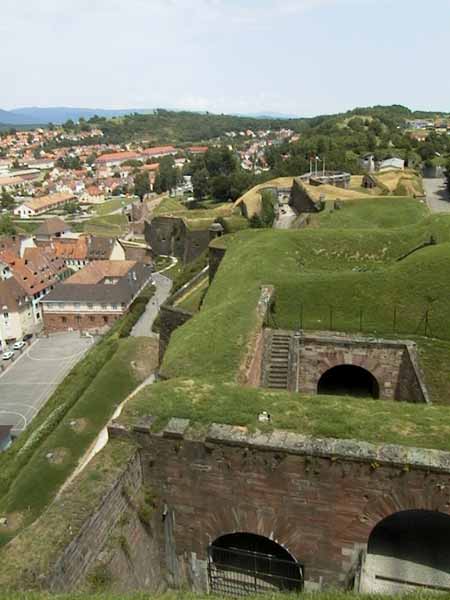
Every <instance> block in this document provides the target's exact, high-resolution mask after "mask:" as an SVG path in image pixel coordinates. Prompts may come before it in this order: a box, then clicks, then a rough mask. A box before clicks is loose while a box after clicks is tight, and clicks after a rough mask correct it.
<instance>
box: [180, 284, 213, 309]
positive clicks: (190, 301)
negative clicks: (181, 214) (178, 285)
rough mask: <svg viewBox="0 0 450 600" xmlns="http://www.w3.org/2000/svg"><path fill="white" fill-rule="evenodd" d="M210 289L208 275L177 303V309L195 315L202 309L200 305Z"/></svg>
mask: <svg viewBox="0 0 450 600" xmlns="http://www.w3.org/2000/svg"><path fill="white" fill-rule="evenodd" d="M207 289H208V275H206V276H205V278H204V279H202V280H201V281H200V282H199V283H198V284H197V285H196V286H195V288H193V289H192V290H189V291H188V292H186V294H185V295H184V296H182V298H180V300H179V301H177V302H175V306H176V307H177V308H181V309H183V310H187V311H189V312H192V313H195V312H197V311H198V310H199V308H200V303H201V301H202V299H203V297H204V295H205V293H206V290H207Z"/></svg>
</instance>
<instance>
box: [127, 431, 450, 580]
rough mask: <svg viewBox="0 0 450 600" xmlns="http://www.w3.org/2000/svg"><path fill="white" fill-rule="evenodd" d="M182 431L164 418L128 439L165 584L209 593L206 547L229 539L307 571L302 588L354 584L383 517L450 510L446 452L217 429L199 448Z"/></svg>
mask: <svg viewBox="0 0 450 600" xmlns="http://www.w3.org/2000/svg"><path fill="white" fill-rule="evenodd" d="M189 425H190V424H189V421H186V420H183V419H172V420H171V421H170V422H169V423H168V426H167V427H166V429H165V430H164V431H163V432H162V434H152V433H150V431H149V429H148V428H147V430H146V428H145V427H142V426H141V427H139V428H138V430H137V431H135V432H134V433H133V432H132V433H131V435H134V436H135V437H136V439H137V440H138V442H139V444H140V445H141V446H142V463H143V470H144V480H145V481H146V482H149V483H150V484H151V485H152V486H153V487H154V488H155V489H157V490H158V495H159V498H158V501H157V505H156V508H155V510H156V512H157V513H158V514H159V516H160V519H159V523H160V525H159V527H158V528H157V529H156V530H155V535H156V537H157V539H158V544H159V547H160V548H161V550H162V555H161V559H162V566H161V568H162V569H163V570H164V571H165V572H166V574H167V576H168V577H169V580H170V581H171V583H172V584H173V585H186V584H188V585H190V586H193V587H194V588H196V589H205V588H206V581H207V570H206V564H207V553H208V546H209V545H210V544H211V543H212V542H213V541H214V540H216V539H217V538H218V537H220V536H222V535H224V534H228V533H235V532H248V533H254V534H258V535H261V536H265V537H268V538H270V539H272V540H274V541H276V542H277V543H279V544H281V545H282V546H283V547H284V548H286V549H287V550H288V551H289V552H290V554H291V555H292V556H293V557H294V558H295V559H297V560H298V561H299V562H300V564H301V565H303V567H304V574H305V584H306V589H309V590H313V589H320V588H322V587H326V586H332V587H336V586H338V587H344V586H349V585H353V584H352V578H353V576H354V573H355V570H356V569H357V566H358V564H359V561H360V558H361V553H362V552H364V550H365V549H366V547H367V542H368V538H369V536H370V533H371V531H372V530H373V528H374V527H375V526H376V525H377V524H378V523H379V522H380V521H381V520H382V519H384V518H385V517H387V516H390V515H392V514H393V513H397V512H398V511H404V510H409V509H420V510H432V511H441V512H443V513H445V514H448V513H449V510H450V509H449V506H450V454H449V453H444V452H436V451H426V450H418V449H414V448H405V447H399V446H387V445H384V446H382V445H378V446H377V445H372V444H368V443H364V442H356V441H351V440H349V441H345V440H332V439H326V440H316V439H313V438H309V437H306V436H302V435H299V434H295V433H292V432H286V431H274V432H273V433H258V432H254V433H250V432H248V431H247V430H246V428H244V427H230V426H225V425H212V426H211V427H210V429H209V431H208V432H207V434H206V435H205V436H204V438H203V439H199V435H198V429H197V430H195V428H193V429H192V430H191V429H190V428H189ZM128 435H130V433H128ZM157 522H158V520H157Z"/></svg>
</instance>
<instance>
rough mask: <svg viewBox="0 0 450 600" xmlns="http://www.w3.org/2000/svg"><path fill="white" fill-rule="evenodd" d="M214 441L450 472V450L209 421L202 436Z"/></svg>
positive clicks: (208, 440) (216, 442) (289, 452)
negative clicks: (208, 426) (256, 429)
mask: <svg viewBox="0 0 450 600" xmlns="http://www.w3.org/2000/svg"><path fill="white" fill-rule="evenodd" d="M205 441H206V442H209V443H213V444H227V445H236V446H246V447H254V448H259V449H263V450H272V451H283V452H286V453H288V454H301V455H310V456H319V457H324V458H333V459H336V458H345V459H350V460H355V461H361V462H370V463H373V464H374V466H376V465H379V464H389V465H397V466H400V467H405V466H408V467H417V468H422V469H432V470H434V471H442V472H447V473H450V452H445V451H443V450H432V449H423V448H413V447H406V446H399V445H396V444H372V443H369V442H363V441H358V440H351V439H349V440H341V439H335V438H313V437H311V436H306V435H302V434H298V433H294V432H291V431H284V430H275V431H273V432H270V433H264V432H260V431H256V432H255V433H250V432H249V431H248V430H247V428H245V427H235V426H232V425H222V424H219V423H213V424H211V426H210V428H209V430H208V433H207V435H206V438H205Z"/></svg>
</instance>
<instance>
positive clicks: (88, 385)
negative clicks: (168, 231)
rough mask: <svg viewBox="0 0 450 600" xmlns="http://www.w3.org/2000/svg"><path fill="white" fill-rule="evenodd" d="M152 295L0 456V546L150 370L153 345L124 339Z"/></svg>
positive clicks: (41, 504)
mask: <svg viewBox="0 0 450 600" xmlns="http://www.w3.org/2000/svg"><path fill="white" fill-rule="evenodd" d="M152 294H153V288H151V287H148V288H146V290H144V291H143V292H142V294H141V296H140V297H139V298H138V299H136V301H135V302H134V304H133V305H132V307H131V309H130V311H129V313H128V314H127V315H126V316H125V317H124V318H123V319H121V320H120V321H118V322H117V323H116V324H115V325H114V327H113V328H112V329H111V330H110V332H109V333H108V334H107V335H106V336H105V337H104V338H103V339H102V340H101V341H100V342H99V343H98V344H97V345H95V346H94V347H93V348H92V349H91V350H90V351H89V352H88V354H87V355H86V356H85V357H84V358H83V359H82V360H81V361H80V363H78V364H77V365H76V366H75V367H74V368H73V369H72V371H71V372H70V373H69V374H68V375H67V376H66V378H65V379H64V380H63V382H62V383H61V384H60V385H59V386H58V388H57V389H56V391H55V392H54V394H53V395H52V396H51V398H50V399H49V400H48V402H47V403H46V405H45V406H44V407H43V408H42V409H41V411H40V412H39V414H38V415H37V417H36V418H35V419H34V420H33V422H32V424H31V426H30V427H29V428H28V429H27V430H26V431H25V432H24V433H23V434H22V435H21V436H20V437H19V439H18V440H17V441H16V442H15V443H14V444H13V445H12V446H11V448H10V449H9V450H8V451H7V452H5V453H2V454H1V455H0V515H3V516H4V515H7V516H8V517H9V519H8V520H9V525H8V527H7V528H2V527H0V543H2V542H3V543H4V542H5V541H7V540H8V539H10V538H11V537H12V536H13V535H14V534H15V533H16V532H17V530H18V529H20V528H21V527H23V526H25V525H27V524H28V523H30V522H32V521H33V520H34V519H35V518H36V516H37V515H38V514H39V513H40V512H41V511H42V510H43V509H44V508H45V506H46V505H47V504H48V503H49V502H50V501H51V500H52V499H53V497H54V496H55V495H56V493H57V492H58V489H59V487H60V485H61V484H62V483H64V481H65V480H66V478H67V477H68V476H69V475H70V474H71V473H72V471H73V470H74V469H75V467H76V466H77V463H78V461H79V459H80V458H81V457H82V455H83V454H84V452H85V451H86V450H87V449H88V448H89V446H90V444H91V443H92V442H93V440H94V439H95V437H96V436H97V434H98V433H99V431H100V430H101V429H102V427H104V425H105V424H106V423H107V421H108V420H109V418H110V417H111V415H112V413H113V412H114V410H115V408H116V406H117V405H118V404H120V402H122V400H124V399H125V398H126V397H127V396H128V395H129V393H131V392H132V391H133V389H134V388H135V387H136V386H137V385H138V384H139V383H140V382H141V381H143V380H144V379H145V378H146V377H147V376H148V374H149V373H150V372H151V370H153V369H154V368H156V355H157V343H156V341H155V340H153V339H150V338H126V336H127V335H128V334H129V332H130V331H131V328H132V327H133V325H134V324H135V322H136V321H137V320H138V318H139V317H140V315H141V314H142V312H143V311H144V310H145V305H146V302H147V300H148V299H149V298H150V297H151V295H152ZM153 358H154V360H153Z"/></svg>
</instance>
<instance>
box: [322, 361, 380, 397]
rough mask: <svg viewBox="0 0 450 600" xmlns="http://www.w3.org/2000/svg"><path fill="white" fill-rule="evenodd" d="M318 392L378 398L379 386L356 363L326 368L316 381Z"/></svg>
mask: <svg viewBox="0 0 450 600" xmlns="http://www.w3.org/2000/svg"><path fill="white" fill-rule="evenodd" d="M317 393H318V394H333V395H337V396H358V397H366V398H369V397H370V398H379V397H380V386H379V384H378V381H377V379H376V377H374V376H373V375H372V373H371V372H370V371H368V370H367V369H364V368H363V367H360V366H358V365H345V364H344V365H337V366H335V367H331V369H327V370H326V371H325V372H324V373H323V374H322V376H321V377H320V379H319V381H318V383H317Z"/></svg>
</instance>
